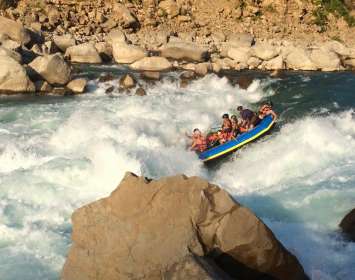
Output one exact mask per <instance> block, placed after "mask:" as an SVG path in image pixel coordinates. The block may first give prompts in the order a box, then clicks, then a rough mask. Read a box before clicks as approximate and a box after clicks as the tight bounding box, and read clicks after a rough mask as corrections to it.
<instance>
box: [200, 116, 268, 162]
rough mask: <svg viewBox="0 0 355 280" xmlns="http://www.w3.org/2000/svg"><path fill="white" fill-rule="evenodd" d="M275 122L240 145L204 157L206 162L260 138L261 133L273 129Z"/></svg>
mask: <svg viewBox="0 0 355 280" xmlns="http://www.w3.org/2000/svg"><path fill="white" fill-rule="evenodd" d="M274 123H275V121H272V122H271V123H270V125H269V126H268V127H267V128H265V129H264V130H262V131H260V132H259V133H258V134H255V135H254V136H253V137H251V138H249V139H247V140H245V141H244V142H241V143H239V144H238V145H236V146H234V147H231V148H229V149H227V150H225V151H223V152H220V153H218V154H215V155H213V156H210V157H208V158H206V159H204V160H203V162H206V161H209V160H211V159H214V158H217V157H219V156H221V155H224V154H227V153H229V152H232V151H233V150H236V149H238V148H240V147H241V146H244V145H245V144H248V143H249V142H251V141H253V140H255V139H256V138H258V137H259V136H261V135H262V134H264V133H265V132H267V131H269V130H270V129H271V127H272V126H273V124H274Z"/></svg>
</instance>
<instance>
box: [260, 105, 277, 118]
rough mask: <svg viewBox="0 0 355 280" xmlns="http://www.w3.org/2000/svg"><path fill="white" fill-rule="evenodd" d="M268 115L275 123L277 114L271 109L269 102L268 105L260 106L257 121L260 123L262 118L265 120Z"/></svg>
mask: <svg viewBox="0 0 355 280" xmlns="http://www.w3.org/2000/svg"><path fill="white" fill-rule="evenodd" d="M268 115H271V116H272V119H273V120H274V121H276V119H277V114H276V113H275V112H274V110H273V109H272V103H271V102H270V103H264V104H263V105H261V106H260V109H259V113H258V119H259V120H260V121H261V120H262V119H263V118H265V117H266V116H268ZM260 121H259V122H260Z"/></svg>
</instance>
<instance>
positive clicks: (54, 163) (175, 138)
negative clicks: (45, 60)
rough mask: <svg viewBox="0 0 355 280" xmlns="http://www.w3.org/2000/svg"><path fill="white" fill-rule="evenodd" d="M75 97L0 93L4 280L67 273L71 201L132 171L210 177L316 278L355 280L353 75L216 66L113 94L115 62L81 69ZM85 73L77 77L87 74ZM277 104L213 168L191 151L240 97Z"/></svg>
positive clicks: (0, 273) (102, 192)
mask: <svg viewBox="0 0 355 280" xmlns="http://www.w3.org/2000/svg"><path fill="white" fill-rule="evenodd" d="M79 70H80V71H78V72H80V75H88V76H90V77H91V78H92V79H94V80H92V81H91V82H90V84H89V93H88V94H85V95H81V96H75V97H58V96H47V97H39V96H38V97H25V96H21V95H19V96H1V97H0V279H2V280H15V279H16V280H17V279H26V280H32V279H36V280H37V279H58V278H59V275H60V270H61V268H62V266H63V263H64V261H65V256H66V253H67V251H68V248H69V246H70V234H71V223H70V216H71V214H72V212H73V211H74V209H76V208H78V207H80V206H82V205H84V204H85V203H88V202H90V201H93V200H96V199H98V198H101V197H104V196H107V195H109V193H110V192H111V191H113V190H114V188H115V187H116V186H117V185H118V183H119V181H120V180H121V178H122V177H123V175H124V173H125V172H126V171H128V170H129V171H132V172H135V173H136V174H139V175H144V176H147V177H152V178H158V177H161V176H166V175H173V174H176V173H184V174H187V175H198V176H202V177H204V178H206V179H208V180H209V181H211V182H213V183H216V184H218V185H220V186H222V187H223V188H225V189H227V190H228V191H229V192H230V193H231V194H232V195H233V196H234V197H235V198H236V199H237V200H238V201H239V202H241V203H243V204H245V205H246V206H248V207H250V208H251V209H252V210H253V211H254V212H255V213H257V215H258V216H259V217H261V218H262V219H263V220H264V221H265V223H266V224H267V225H268V226H269V227H270V228H271V229H272V230H273V232H274V233H275V234H276V236H277V237H278V238H279V240H281V242H282V243H283V244H284V245H285V246H286V247H287V248H288V250H290V251H291V252H292V253H294V254H295V255H296V256H297V257H298V259H299V260H300V261H301V263H302V265H303V266H304V268H305V270H306V272H307V273H308V275H309V276H310V277H311V278H312V279H342V280H350V279H355V244H354V243H351V242H347V241H346V240H344V239H343V238H342V237H341V235H340V234H339V232H338V224H339V222H340V220H341V218H342V217H343V216H344V215H345V214H346V213H347V212H348V211H349V210H350V209H352V208H354V207H355V114H354V109H355V75H354V73H346V72H344V73H287V74H284V75H283V76H282V77H281V78H278V79H271V78H269V77H268V75H267V74H265V73H257V72H247V73H244V74H245V75H252V76H254V77H256V79H255V80H254V82H253V83H252V84H251V85H250V86H249V88H248V89H247V90H243V89H240V88H239V87H238V86H235V85H233V84H232V83H231V82H230V79H231V80H233V79H236V78H237V76H238V75H240V74H238V73H228V75H229V77H230V79H227V78H226V77H218V76H216V75H214V74H211V75H207V76H206V77H204V78H201V79H198V80H195V81H193V82H191V83H190V84H189V85H188V87H187V88H184V89H181V88H180V87H179V83H178V80H177V79H176V75H177V74H168V75H167V76H166V77H165V78H164V79H163V80H161V81H159V82H157V83H155V84H152V83H146V82H142V81H140V82H141V83H142V85H143V86H144V87H145V89H146V91H147V96H144V97H139V96H134V95H123V94H120V93H118V92H113V94H110V95H107V94H105V89H106V88H107V87H109V86H110V85H113V84H117V80H113V81H110V82H106V83H100V84H99V83H98V82H97V80H95V78H96V77H98V75H100V74H102V73H104V72H113V73H114V74H115V75H118V76H119V75H121V74H122V73H123V72H124V71H125V70H124V69H122V68H117V67H110V66H107V67H103V66H102V67H85V68H80V69H79ZM80 75H79V76H80ZM264 100H272V102H273V103H274V107H275V110H276V111H277V112H278V113H279V115H280V118H279V122H278V124H277V126H276V127H275V128H274V129H273V131H272V133H271V134H270V135H268V136H266V137H264V138H263V139H261V140H260V141H257V142H255V143H253V144H251V145H249V146H247V147H245V148H243V149H242V150H240V151H239V152H238V153H236V154H234V155H232V156H230V157H229V158H228V159H227V160H224V161H222V162H220V163H219V164H217V165H215V166H213V167H209V168H208V167H206V166H204V165H203V164H202V163H201V162H200V161H199V160H198V158H197V156H196V155H195V154H194V153H192V152H189V151H187V150H186V149H185V147H186V144H187V142H186V139H185V138H184V133H185V132H186V131H191V130H192V129H193V128H195V127H199V128H201V129H203V130H206V129H208V128H209V127H213V126H215V125H216V124H218V123H219V121H220V118H221V115H222V114H223V113H225V112H229V113H233V112H235V109H236V107H237V105H244V106H245V107H250V108H252V109H256V108H257V106H258V104H260V102H262V101H264Z"/></svg>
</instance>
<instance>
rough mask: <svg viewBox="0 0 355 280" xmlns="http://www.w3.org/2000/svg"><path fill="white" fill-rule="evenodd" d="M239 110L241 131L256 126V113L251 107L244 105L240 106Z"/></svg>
mask: <svg viewBox="0 0 355 280" xmlns="http://www.w3.org/2000/svg"><path fill="white" fill-rule="evenodd" d="M237 111H238V112H239V114H240V118H241V122H240V124H239V130H240V132H246V131H248V130H249V129H251V128H253V127H254V123H255V121H256V118H257V117H256V114H255V113H254V112H253V111H252V110H249V109H244V108H243V106H238V108H237Z"/></svg>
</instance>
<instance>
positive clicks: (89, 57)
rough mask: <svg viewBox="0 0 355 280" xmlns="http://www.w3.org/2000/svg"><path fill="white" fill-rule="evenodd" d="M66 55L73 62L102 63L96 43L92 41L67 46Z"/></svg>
mask: <svg viewBox="0 0 355 280" xmlns="http://www.w3.org/2000/svg"><path fill="white" fill-rule="evenodd" d="M65 57H68V58H70V61H71V62H77V63H102V59H101V56H100V55H99V53H98V51H97V49H96V48H95V45H94V44H93V43H90V42H89V43H84V44H80V45H76V46H72V47H69V48H67V50H66V51H65Z"/></svg>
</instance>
